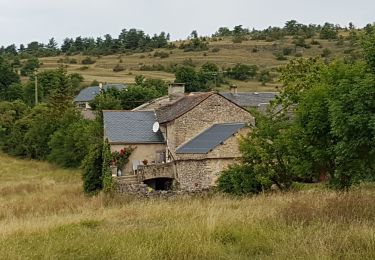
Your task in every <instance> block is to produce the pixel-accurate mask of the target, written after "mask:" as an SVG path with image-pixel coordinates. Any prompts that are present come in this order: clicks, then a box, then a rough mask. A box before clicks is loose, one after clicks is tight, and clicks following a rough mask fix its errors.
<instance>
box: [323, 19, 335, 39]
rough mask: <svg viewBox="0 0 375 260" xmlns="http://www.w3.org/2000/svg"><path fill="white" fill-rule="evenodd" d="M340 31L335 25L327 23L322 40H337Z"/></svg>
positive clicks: (324, 26)
mask: <svg viewBox="0 0 375 260" xmlns="http://www.w3.org/2000/svg"><path fill="white" fill-rule="evenodd" d="M337 35H338V30H337V28H336V27H335V25H334V24H331V23H325V24H324V25H323V27H322V29H321V31H320V39H327V40H332V39H336V38H337Z"/></svg>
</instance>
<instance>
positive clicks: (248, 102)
mask: <svg viewBox="0 0 375 260" xmlns="http://www.w3.org/2000/svg"><path fill="white" fill-rule="evenodd" d="M277 94H278V93H277V92H238V93H231V92H220V95H222V96H224V97H225V98H227V99H229V100H230V101H232V102H233V103H236V104H237V105H239V106H241V107H259V106H261V105H264V104H269V103H270V102H271V101H272V100H274V99H275V97H276V96H277Z"/></svg>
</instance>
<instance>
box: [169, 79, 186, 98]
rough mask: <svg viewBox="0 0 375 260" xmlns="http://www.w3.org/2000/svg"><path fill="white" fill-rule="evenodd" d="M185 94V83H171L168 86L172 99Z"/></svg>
mask: <svg viewBox="0 0 375 260" xmlns="http://www.w3.org/2000/svg"><path fill="white" fill-rule="evenodd" d="M184 94H185V83H171V84H169V86H168V96H169V100H170V101H174V100H177V99H179V98H180V97H183V96H184Z"/></svg>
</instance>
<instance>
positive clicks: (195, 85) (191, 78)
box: [175, 66, 201, 92]
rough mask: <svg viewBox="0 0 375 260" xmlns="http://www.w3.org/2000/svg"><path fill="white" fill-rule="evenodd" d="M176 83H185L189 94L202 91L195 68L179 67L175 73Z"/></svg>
mask: <svg viewBox="0 0 375 260" xmlns="http://www.w3.org/2000/svg"><path fill="white" fill-rule="evenodd" d="M175 77H176V80H175V82H176V83H185V84H186V85H185V86H186V91H187V92H194V91H199V90H200V89H201V86H200V83H199V77H198V74H197V72H196V71H195V69H194V68H192V67H189V66H183V67H179V68H177V70H176V73H175Z"/></svg>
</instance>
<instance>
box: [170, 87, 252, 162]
mask: <svg viewBox="0 0 375 260" xmlns="http://www.w3.org/2000/svg"><path fill="white" fill-rule="evenodd" d="M235 122H246V123H251V124H252V125H254V117H253V116H251V114H250V113H248V112H247V111H245V110H244V109H242V108H241V107H238V106H237V105H235V104H233V103H232V102H230V101H228V100H227V99H225V98H224V97H222V96H220V95H218V94H214V95H211V96H210V97H208V98H207V99H206V100H204V101H203V102H202V103H200V104H199V105H198V106H196V107H195V108H193V109H192V110H190V111H189V112H187V113H186V114H184V115H182V116H181V117H179V118H177V119H176V120H174V121H173V122H171V123H169V124H168V126H167V127H168V129H167V131H168V145H169V147H170V149H171V150H172V153H173V155H175V150H176V148H177V147H179V146H180V145H181V144H183V143H185V142H187V141H189V140H190V139H191V138H193V137H195V136H196V135H198V134H200V133H201V132H203V131H204V130H205V129H207V128H209V127H211V126H212V125H213V124H218V123H235Z"/></svg>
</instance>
